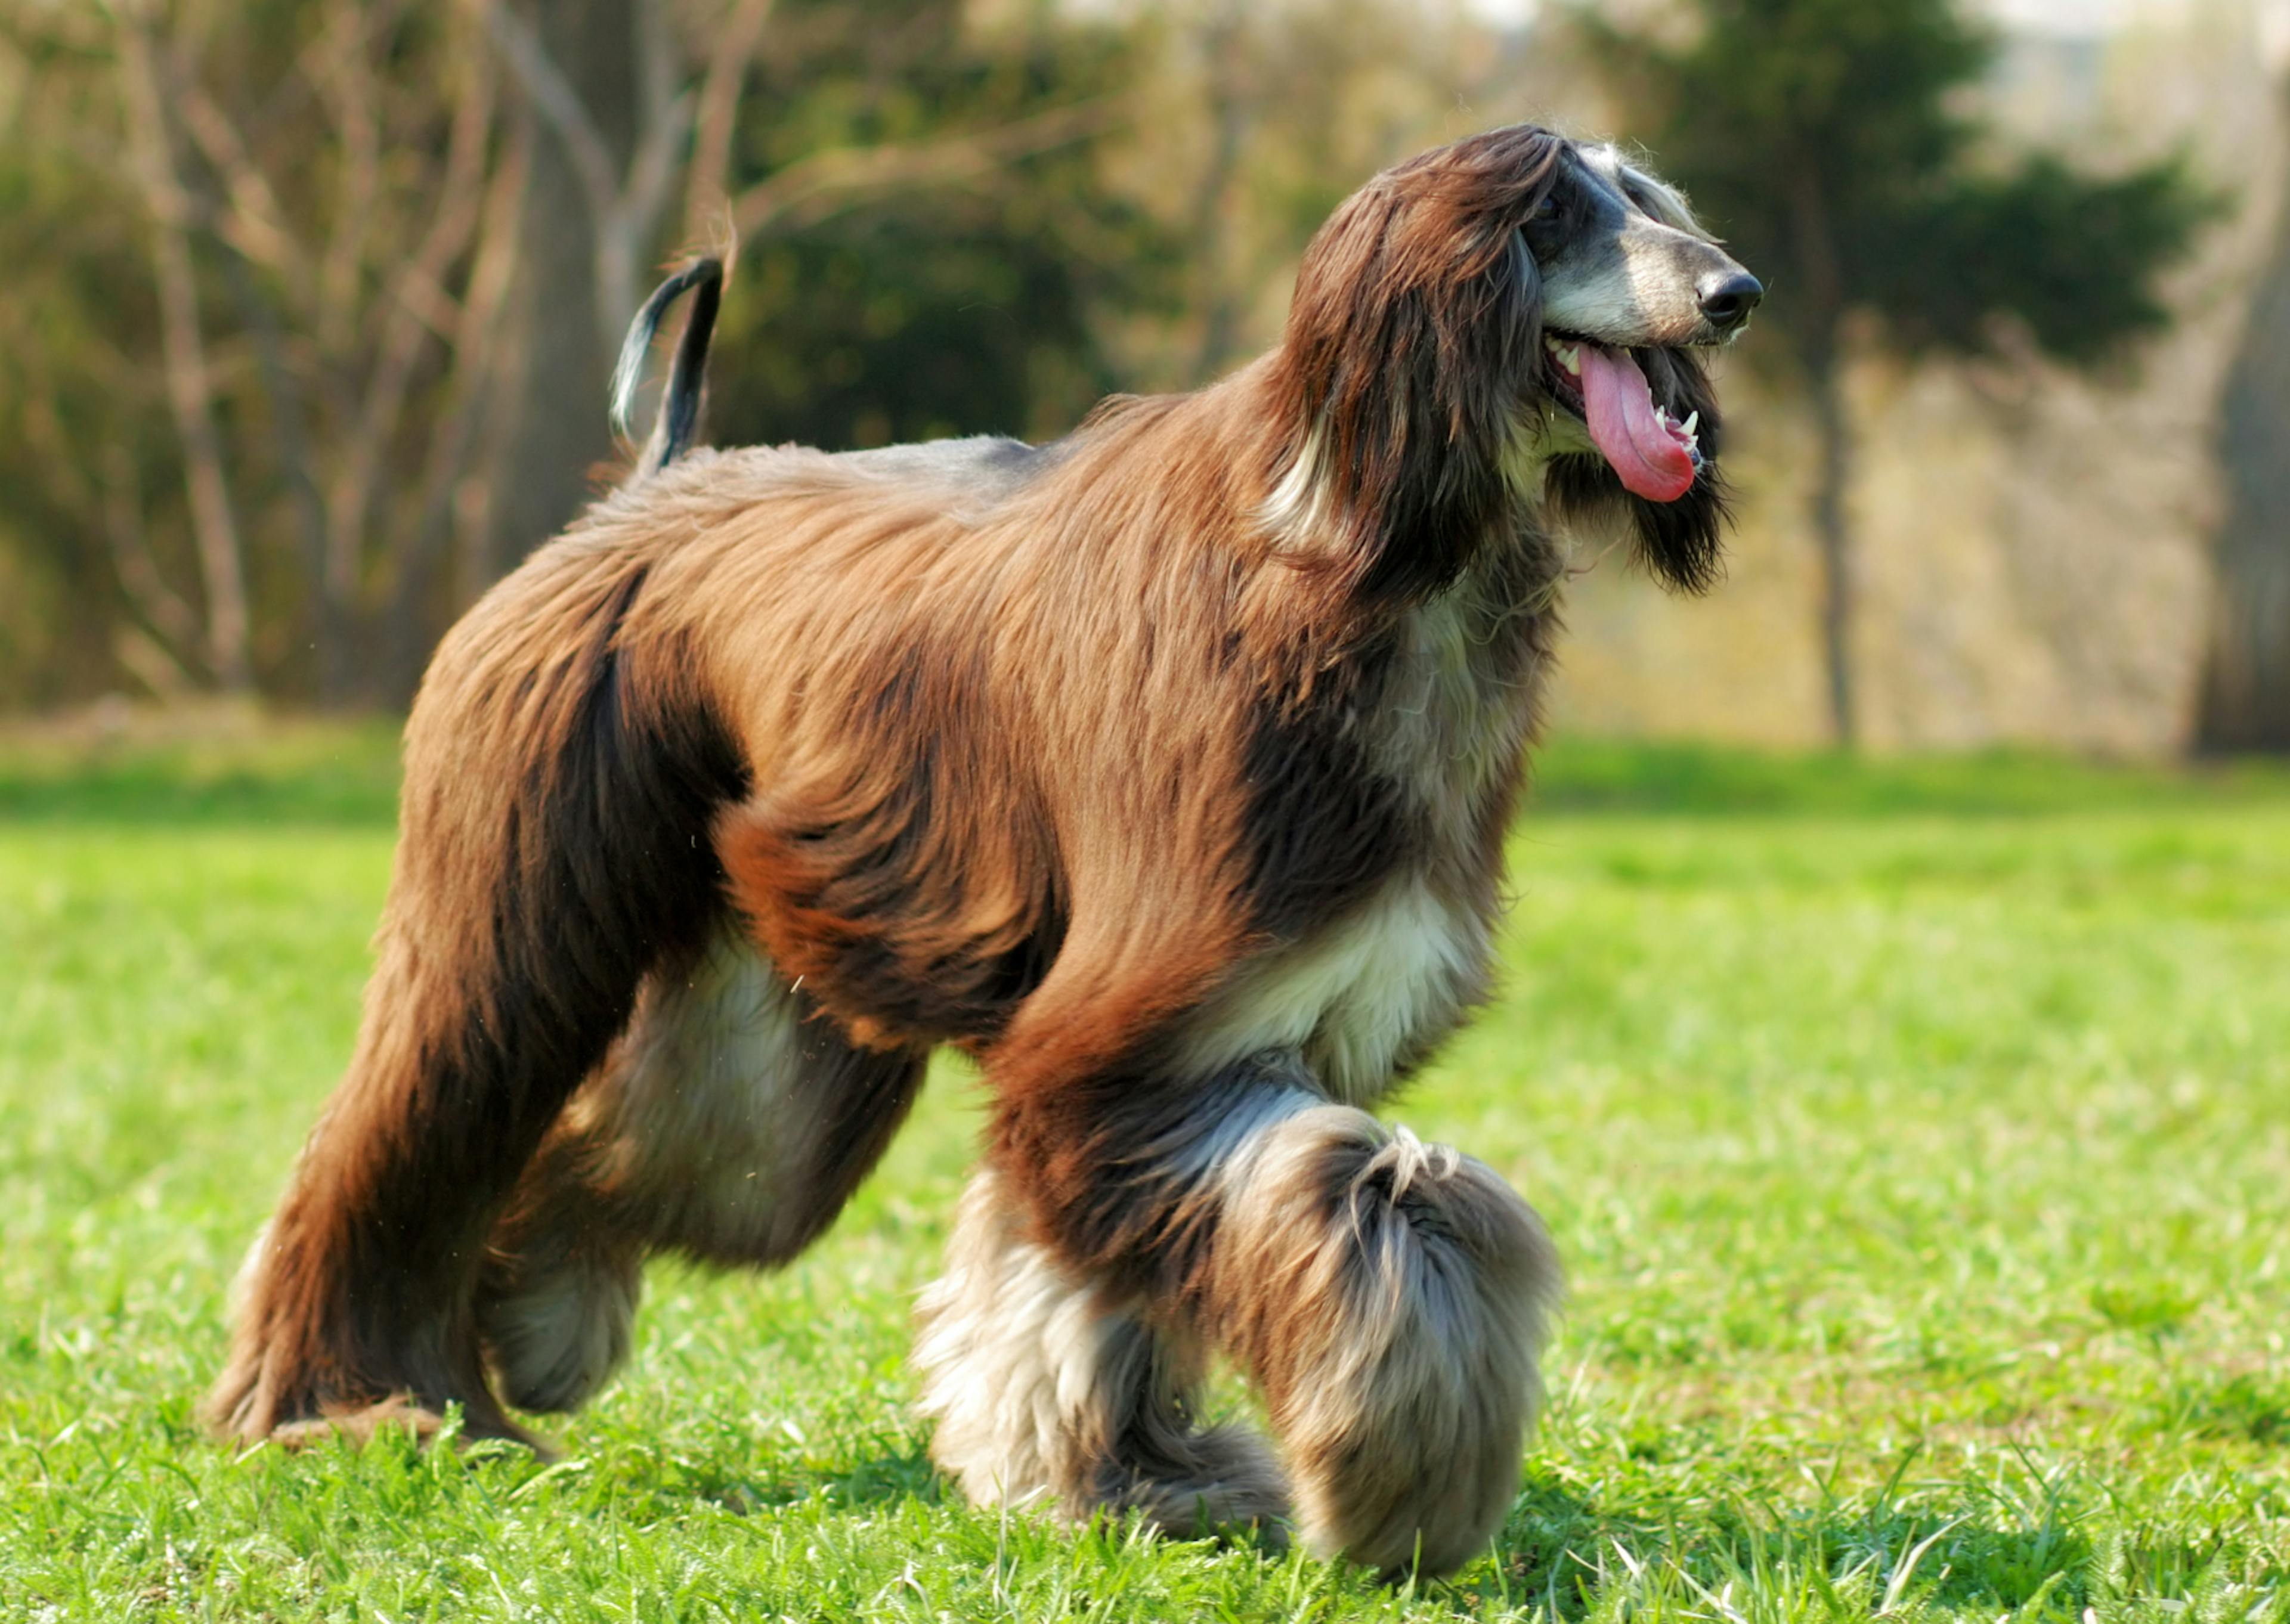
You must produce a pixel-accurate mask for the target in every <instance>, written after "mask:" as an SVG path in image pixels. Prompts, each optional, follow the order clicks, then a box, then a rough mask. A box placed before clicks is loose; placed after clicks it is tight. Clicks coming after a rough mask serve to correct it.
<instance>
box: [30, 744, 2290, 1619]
mask: <svg viewBox="0 0 2290 1624" xmlns="http://www.w3.org/2000/svg"><path fill="white" fill-rule="evenodd" d="M388 761H389V756H388V730H387V729H382V728H374V729H366V730H362V731H361V730H351V731H348V732H344V731H341V730H329V729H317V728H308V729H300V730H290V731H288V732H284V733H269V732H261V733H254V734H249V735H246V736H244V737H241V738H238V739H236V740H226V741H225V742H223V743H220V744H217V743H214V742H212V741H207V742H200V741H196V740H193V741H183V740H172V741H170V740H158V741H150V740H143V741H136V740H129V741H127V742H124V743H112V744H108V745H106V744H101V743H100V742H99V743H96V744H89V743H87V742H86V741H84V740H81V741H73V740H60V739H57V738H45V737H43V738H31V739H28V740H27V739H18V740H9V741H0V966H4V974H5V975H6V978H7V981H6V993H5V996H4V997H0V1124H4V1132H0V1618H4V1619H8V1620H16V1619H25V1620H44V1619H67V1618H68V1619H101V1620H121V1619H175V1618H187V1619H196V1618H240V1619H254V1618H279V1619H298V1620H299V1619H357V1620H366V1619H373V1620H391V1621H392V1624H403V1621H404V1620H416V1619H440V1620H444V1619H452V1620H461V1619H492V1618H501V1619H508V1618H517V1619H548V1620H573V1619H614V1620H617V1619H644V1620H669V1619H674V1620H701V1619H716V1618H725V1619H733V1618H737V1619H743V1620H749V1619H757V1620H760V1619H775V1618H782V1617H784V1618H790V1619H804V1620H810V1619H842V1618H862V1617H863V1618H877V1617H879V1618H886V1619H901V1620H903V1619H913V1620H938V1619H1013V1620H1037V1619H1064V1618H1076V1619H1081V1618H1087V1619H1107V1620H1117V1619H1120V1620H1127V1619H1133V1620H1192V1619H1203V1620H1218V1619H1233V1620H1237V1619H1282V1620H1292V1619H1293V1620H1355V1619H1393V1618H1406V1619H1433V1620H1445V1619H1456V1618H1503V1617H1514V1616H1517V1617H1525V1616H1533V1617H1544V1616H1549V1615H1553V1614H1555V1615H1557V1617H1559V1618H1562V1619H1566V1620H1575V1619H1583V1618H1588V1619H1596V1620H1607V1619H1613V1620H1620V1619H1624V1618H1629V1619H1646V1620H1651V1619H1673V1618H1674V1619H1681V1620H1683V1619H1694V1620H1720V1621H1724V1624H1740V1621H1744V1620H1825V1619H1841V1618H1854V1619H1867V1618H1870V1617H1872V1616H1881V1617H1884V1618H1886V1619H1897V1620H1919V1619H1955V1618H1962V1619H1978V1620H1998V1619H1999V1618H2000V1619H2011V1620H2022V1619H2025V1620H2037V1619H2057V1620H2071V1621H2080V1620H2086V1619H2089V1620H2094V1624H2112V1621H2113V1620H2128V1619H2150V1618H2151V1619H2157V1620H2182V1621H2184V1624H2214V1621H2216V1620H2234V1619H2254V1620H2274V1621H2276V1624H2290V1347H2286V1340H2290V780H2286V779H2285V778H2283V777H2282V776H2281V775H2279V774H2273V775H2270V774H2268V773H2264V772H2256V771H2254V770H2240V771H2236V772H2223V773H2218V774H2210V775H2205V776H2203V777H2200V778H2196V779H2188V778H2183V777H2179V776H2176V775H2173V774H2169V773H2162V772H2131V771H2118V770H2109V769H2102V768H2095V767H2086V766H2076V765H2070V764H2059V763H2046V762H2043V761H2040V760H2037V759H2032V758H1997V759H1993V760H1986V761H1974V762H1951V763H1938V764H1931V763H1911V764H1891V765H1888V764H1841V763H1835V762H1818V761H1816V762H1791V761H1789V760H1787V759H1785V758H1777V757H1760V756H1734V755H1728V754H1726V753H1722V752H1710V751H1693V750H1658V749H1645V748H1636V749H1633V748H1620V747H1606V746H1592V745H1588V744H1576V745H1572V746H1562V747H1560V748H1558V749H1557V750H1556V751H1555V752H1554V753H1553V755H1552V756H1551V758H1550V763H1549V770H1548V771H1547V772H1546V774H1545V777H1544V780H1543V789H1542V810H1541V812H1538V813H1537V814H1536V815H1534V816H1533V817H1532V818H1530V820H1528V821H1527V822H1526V823H1525V824H1524V825H1523V826H1522V828H1521V829H1520V832H1519V835H1518V837H1517V844H1516V847H1515V852H1514V876H1515V882H1516V888H1517V892H1518V907H1517V910H1516V913H1515V916H1514V918H1513V921H1512V924H1511V925H1510V927H1509V933H1508V936H1507V939H1506V944H1505V951H1506V956H1507V959H1508V963H1509V979H1508V983H1507V988H1506V991H1505V993H1504V995H1503V996H1502V997H1501V1001H1500V1002H1499V1003H1498V1004H1496V1005H1495V1007H1493V1009H1491V1010H1490V1011H1489V1012H1487V1014H1486V1015H1485V1018H1484V1019H1483V1020H1481V1021H1480V1022H1479V1023H1478V1024H1477V1026H1476V1027H1474V1028H1472V1029H1471V1030H1470V1031H1469V1033H1468V1034H1466V1036H1463V1037H1462V1038H1461V1040H1459V1041H1458V1042H1457V1043H1456V1044H1454V1045H1453V1048H1452V1049H1451V1051H1450V1052H1449V1053H1448V1054H1447V1056H1446V1057H1445V1060H1444V1062H1443V1063H1442V1064H1441V1065H1440V1066H1439V1067H1438V1068H1436V1070H1435V1071H1434V1072H1433V1073H1432V1074H1430V1075H1429V1076H1427V1077H1425V1078H1424V1079H1423V1080H1422V1081H1421V1083H1420V1084H1418V1085H1417V1087H1416V1088H1415V1089H1414V1091H1413V1093H1412V1094H1411V1096H1410V1097H1409V1098H1408V1099H1407V1100H1405V1101H1404V1102H1402V1104H1401V1106H1400V1107H1399V1108H1397V1110H1396V1112H1395V1113H1394V1114H1396V1115H1397V1116H1400V1117H1402V1118H1404V1119H1405V1120H1406V1121H1407V1122H1409V1123H1410V1124H1411V1125H1413V1126H1414V1127H1415V1128H1416V1129H1418V1131H1419V1132H1423V1133H1425V1134H1427V1135H1437V1136H1438V1137H1441V1138H1445V1139H1451V1140H1454V1141H1456V1142H1459V1143H1461V1144H1462V1145H1464V1146H1465V1147H1467V1148H1470V1149H1472V1150H1474V1151H1475V1152H1477V1154H1478V1155H1480V1156H1484V1157H1485V1158H1486V1159H1487V1160H1489V1161H1490V1162H1492V1163H1493V1164H1494V1165H1495V1166H1496V1167H1497V1168H1499V1169H1500V1170H1501V1171H1502V1172H1504V1173H1505V1174H1506V1175H1508V1176H1509V1177H1510V1178H1512V1179H1513V1180H1515V1181H1517V1183H1518V1184H1519V1185H1520V1186H1521V1188H1524V1189H1525V1190H1526V1191H1527V1193H1528V1194H1529V1196H1530V1198H1531V1199H1533V1201H1534V1202H1535V1203H1536V1204H1537V1205H1538V1206H1540V1207H1541V1210H1542V1212H1544V1214H1545V1216H1546V1217H1547V1218H1548V1219H1549V1222H1550V1224H1551V1227H1552V1228H1553V1229H1554V1231H1555V1232H1556V1234H1557V1236H1558V1239H1559V1242H1560V1244H1561V1246H1562V1248H1563V1250H1564V1252H1565V1255H1566V1258H1567V1260H1568V1264H1569V1268H1570V1270H1571V1275H1572V1283H1573V1297H1572V1306H1571V1309H1570V1313H1569V1316H1568V1319H1567V1321H1566V1324H1565V1330H1564V1332H1563V1334H1562V1338H1561V1340H1560V1341H1559V1343H1558V1345H1557V1348H1555V1350H1554V1351H1553V1355H1552V1357H1551V1360H1550V1367H1549V1368H1550V1373H1551V1377H1552V1382H1553V1387H1554V1389H1555V1399H1554V1403H1553V1405H1552V1410H1551V1413H1550V1415H1549V1420H1548V1421H1547V1424H1546V1425H1545V1427H1544V1428H1543V1431H1542V1433H1541V1437H1540V1438H1539V1440H1538V1441H1537V1443H1536V1444H1535V1446H1534V1448H1533V1452H1531V1454H1530V1455H1529V1457H1528V1458H1527V1460H1525V1462H1524V1465H1523V1468H1522V1472H1521V1476H1520V1492H1519V1498H1518V1500H1517V1505H1516V1506H1515V1508H1514V1509H1513V1511H1512V1513H1511V1516H1510V1518H1509V1523H1508V1524H1507V1526H1506V1527H1505V1528H1504V1530H1503V1532H1502V1533H1501V1538H1500V1539H1499V1540H1497V1541H1496V1543H1495V1545H1494V1547H1493V1548H1492V1549H1491V1550H1490V1551H1489V1553H1488V1554H1487V1555H1486V1556H1485V1557H1484V1558H1483V1559H1481V1560H1480V1561H1478V1562H1477V1563H1475V1564H1473V1565H1471V1566H1470V1567H1469V1568H1468V1569H1466V1570H1465V1571H1464V1572H1462V1573H1461V1574H1460V1575H1459V1576H1458V1577H1457V1579H1456V1580H1454V1581H1453V1583H1440V1584H1429V1585H1420V1586H1416V1587H1413V1588H1406V1589H1401V1590H1397V1591H1393V1590H1386V1589H1381V1588H1377V1587H1375V1586H1373V1585H1372V1584H1371V1583H1369V1582H1367V1581H1366V1580H1365V1579H1364V1578H1363V1577H1362V1576H1360V1575H1359V1574H1357V1573H1355V1572H1348V1571H1345V1570H1343V1569H1341V1568H1336V1567H1331V1566H1327V1565H1324V1564H1317V1563H1314V1562H1311V1561H1309V1560H1307V1559H1304V1558H1301V1557H1296V1556H1287V1557H1276V1556H1265V1555H1262V1554H1261V1553H1259V1552H1258V1551H1256V1550H1254V1549H1253V1548H1219V1547H1216V1546H1213V1545H1206V1544H1178V1543H1171V1542H1164V1541H1158V1540H1152V1539H1149V1538H1145V1537H1142V1536H1141V1535H1139V1534H1138V1533H1137V1532H1135V1531H1134V1530H1133V1529H1129V1528H1125V1527H1122V1526H1119V1525H1112V1526H1100V1527H1096V1528H1093V1529H1089V1530H1085V1531H1078V1532H1077V1531H1074V1530H1070V1529H1066V1528H1062V1527H1060V1526H1058V1525H1056V1524H1052V1523H1049V1522H1047V1521H1045V1520H1043V1519H1042V1518H1040V1517H1038V1516H1033V1515H1025V1514H1021V1515H1015V1516H1002V1515H998V1514H995V1513H990V1512H979V1511H974V1510H972V1509H970V1508H966V1507H965V1506H963V1505H962V1504H961V1503H959V1501H958V1500H957V1499H956V1498H955V1497H954V1496H952V1495H951V1494H950V1493H949V1491H948V1490H947V1489H946V1488H945V1486H944V1485H942V1484H940V1483H939V1482H938V1481H937V1479H936V1478H935V1477H934V1476H933V1474H932V1472H931V1470H930V1468H929V1465H928V1460H927V1457H926V1454H925V1446H926V1443H927V1439H926V1436H925V1432H924V1430H923V1429H922V1428H920V1427H919V1426H918V1425H917V1423H916V1422H915V1421H914V1420H912V1418H911V1416H910V1414H909V1407H908V1406H909V1400H910V1398H911V1396H912V1388H911V1384H910V1381H909V1378H908V1376H907V1374H906V1372H905V1368H904V1364H903V1350H904V1344H905V1322H906V1317H907V1313H908V1306H909V1301H910V1300H911V1297H912V1293H913V1292H914V1291H915V1290H916V1289H917V1287H918V1286H919V1285H920V1284H922V1283H923V1282H924V1281H925V1279H926V1278H927V1277H928V1276H929V1275H930V1273H931V1272H932V1268H933V1262H934V1259H935V1256H936V1253H937V1252H938V1249H939V1247H940V1245H941V1242H942V1239H943V1232H944V1225H945V1220H946V1217H947V1214H948V1212H949V1206H950V1204H951V1200H952V1197H953V1195H954V1192H955V1190H956V1188H957V1185H958V1182H959V1180H960V1178H961V1176H962V1172H963V1170H964V1166H965V1162H966V1160H967V1159H968V1155H969V1148H970V1143H971V1138H972V1134H973V1126H974V1105H973V1100H971V1098H970V1092H969V1085H968V1084H966V1083H965V1081H964V1080H963V1079H962V1078H961V1077H959V1076H954V1075H951V1074H949V1075H948V1076H942V1077H941V1078H940V1079H939V1080H938V1081H937V1082H936V1083H935V1084H933V1089H932V1091H931V1092H930V1095H929V1097H928V1099H927V1100H926V1101H925V1107H924V1109H923V1111H922V1113H921V1115H920V1116H919V1117H918V1119H917V1122H916V1124H914V1126H913V1127H912V1128H911V1129H910V1130H909V1132H908V1133H907V1135H906V1137H905V1138H904V1139H903V1140H901V1142H900V1144H899V1146H898V1148H896V1149H895V1150H894V1152H893V1156H892V1159H891V1162H890V1164H888V1165H887V1166H886V1168H885V1170H884V1172H882V1174H881V1175H880V1176H878V1177H877V1179H876V1180H874V1181H873V1183H871V1184H870V1185H869V1187H868V1188H867V1189H866V1190H865V1191H864V1192H862V1194H861V1196H860V1197H859V1199H858V1200H857V1201H856V1202H854V1204H853V1207H852V1209H851V1210H850V1212H848V1213H846V1215H845V1219H844V1220H843V1221H842V1223H841V1224H840V1225H839V1226H838V1227H837V1229H836V1230H835V1232H834V1233H833V1234H832V1236H830V1237H829V1239H828V1240H827V1241H826V1242H825V1243H823V1244H821V1246H819V1247H818V1248H817V1249H815V1250H814V1251H813V1252H812V1253H811V1254H810V1255H809V1256H808V1257H806V1258H805V1260H803V1261H802V1262H801V1263H800V1264H798V1265H797V1267H795V1268H791V1269H789V1270H788V1271H786V1272H785V1273H782V1274H780V1275H777V1276H771V1277H768V1278H757V1277H749V1276H734V1277H717V1276H707V1275H703V1274H700V1273H696V1272H693V1271H691V1270H688V1269H682V1268H661V1269H658V1270H656V1271H655V1272H654V1274H653V1279H652V1282H651V1292H652V1295H651V1299H650V1301H649V1303H648V1305H647V1308H646V1310H645V1316H644V1320H643V1324H642V1340H641V1343H640V1347H639V1350H638V1353H637V1356H636V1359H635V1361H634V1363H633V1364H632V1366H631V1367H630V1369H629V1371H628V1372H627V1374H626V1376H625V1377H624V1379H623V1380H621V1381H620V1382H619V1383H618V1384H617V1385H616V1386H615V1387H614V1388H612V1389H611V1390H610V1391H609V1392H608V1393H607V1394H606V1396H605V1397H604V1398H603V1399H602V1400H600V1401H599V1403H598V1404H596V1405H595V1406H594V1407H593V1408H592V1409H591V1410H589V1412H586V1413H584V1414H583V1415H581V1417H579V1418H577V1419H575V1420H572V1421H571V1422H570V1423H569V1424H566V1425H564V1426H562V1427H561V1428H559V1429H558V1434H557V1436H559V1437H560V1439H561V1441H562V1443H563V1444H564V1450H565V1454H564V1460H562V1462H561V1463H559V1464H557V1465H556V1466H553V1467H547V1468H544V1467H542V1466H540V1465H539V1464H538V1463H536V1462H534V1461H533V1460H530V1459H527V1458H524V1457H523V1456H521V1455H518V1454H516V1453H513V1452H496V1451H494V1450H492V1449H490V1448H478V1449H472V1450H466V1451H455V1450H436V1451H433V1452H428V1453H426V1454H424V1453H418V1452H414V1451H413V1450H412V1448H410V1447H409V1446H406V1445H404V1444H400V1443H397V1442H396V1441H389V1440H385V1441H384V1442H382V1443H380V1444H376V1445H375V1446H373V1447H371V1448H369V1449H367V1450H366V1451H364V1452H363V1453H356V1452H348V1451H346V1450H342V1449H340V1448H336V1447H331V1446H328V1447H320V1448H317V1449H315V1450H312V1451H310V1452H305V1453H301V1454H298V1455H289V1454H284V1453H281V1452H277V1451H276V1450H273V1449H268V1448H263V1449H259V1450H256V1451H253V1452H246V1453H237V1452H231V1451H228V1450H225V1449H221V1448H219V1447H216V1446H214V1445H212V1444H209V1443H207V1442H206V1441H204V1439H203V1438H202V1437H201V1436H200V1435H199V1433H198V1430H197V1428H196V1426H195V1424H194V1421H193V1419H192V1404H193V1402H194V1400H195V1398H196V1394H197V1393H198V1391H199V1389H200V1388H201V1386H202V1384H203V1383H204V1381H205V1380H206V1379H207V1377H208V1376H209V1374H210V1373H211V1372H212V1370H213V1368H214V1365H215V1363H216V1360H217V1357H218V1355H219V1352H220V1346H221V1337H222V1323H223V1292H224V1289H225V1285H226V1283H227V1281H228V1276H229V1274H230V1272H231V1269H232V1268H233V1266H234V1264H235V1261H236V1257H237V1254H238V1253H239V1252H240V1250H241V1249H242V1248H243V1247H244V1244H245V1242H246V1240H247V1239H248V1237H249V1236H250V1235H251V1233H252V1229H253V1228H254V1226H255V1225H256V1223H257V1222H259V1221H260V1218H261V1216H262V1215H263V1213H264V1212H265V1210H266V1208H267V1206H268V1202H269V1200H270V1198H271V1197H272V1196H273V1195H274V1194H275V1192H276V1188H277V1187H278V1185H279V1183H280V1181H281V1180H282V1179H283V1178H284V1173H285V1170H286V1165H287V1163H288V1160H289V1158H290V1157H291V1156H292V1153H293V1150H294V1148H295V1146H296V1145H297V1143H298V1142H299V1140H300V1135H301V1134H302V1132H304V1131H305V1129H306V1128H307V1127H308V1123H309V1121H310V1118H311V1116H312V1115H313V1113H314V1111H315V1109H316V1105H317V1102H318V1101H319V1100H320V1099H321V1098H322V1097H323V1096H324V1092H325V1090H326V1088H327V1087H328V1085H329V1084H330V1082H331V1081H332V1077H333V1076H334V1074H335V1073H336V1071H337V1070H338V1068H339V1067H340V1063H341V1060H342V1058H343V1055H344V1054H345V1052H346V1051H347V1048H348V1041H349V1037H350V1033H351V1029H352V1025H353V1022H354V1020H355V1018H356V1007H357V997H358V989H359V985H360V982H361V980H362V977H363V974H364V966H365V949H364V942H365V940H366V937H367V934H368V932H370V931H371V929H372V923H373V919H374V916H375V912H376V909H377V908H378V905H379V903H380V897H381V892H382V888H383V885H384V884H385V882H386V878H387V871H388V858H389V844H390V833H389V821H388V782H389V774H390V770H389V765H388ZM1664 807H1669V808H1674V809H1677V810H1671V811H1664V810H1661V809H1662V808H1664Z"/></svg>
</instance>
